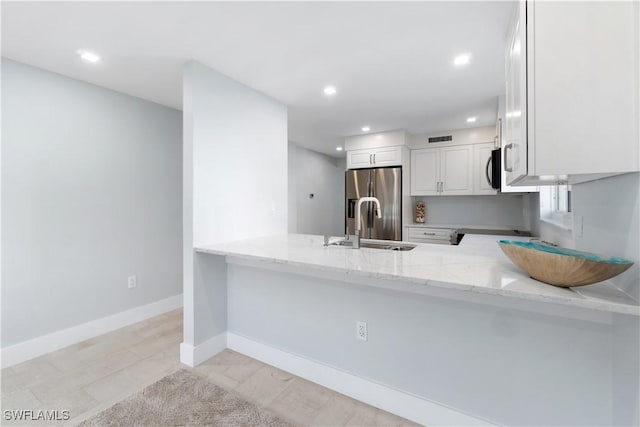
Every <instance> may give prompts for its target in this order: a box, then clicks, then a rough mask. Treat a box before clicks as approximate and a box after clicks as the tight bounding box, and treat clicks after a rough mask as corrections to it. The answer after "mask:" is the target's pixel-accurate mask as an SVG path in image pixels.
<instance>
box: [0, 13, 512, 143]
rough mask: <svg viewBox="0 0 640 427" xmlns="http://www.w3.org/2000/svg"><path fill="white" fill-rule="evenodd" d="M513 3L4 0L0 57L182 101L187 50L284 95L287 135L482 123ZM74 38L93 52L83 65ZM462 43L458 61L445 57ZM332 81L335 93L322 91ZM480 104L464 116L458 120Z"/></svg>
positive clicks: (317, 139) (490, 113)
mask: <svg viewBox="0 0 640 427" xmlns="http://www.w3.org/2000/svg"><path fill="white" fill-rule="evenodd" d="M512 7H513V5H512V3H511V2H482V1H472V2H349V3H347V2H344V3H335V2H332V3H328V2H326V3H324V2H304V3H303V2H279V3H276V2H258V3H240V2H235V3H234V2H224V3H222V2H217V3H213V2H8V1H3V2H2V55H3V56H5V57H8V58H11V59H14V60H16V61H20V62H24V63H27V64H31V65H34V66H37V67H41V68H44V69H47V70H51V71H55V72H57V73H60V74H64V75H67V76H70V77H73V78H76V79H79V80H84V81H87V82H91V83H95V84H97V85H101V86H104V87H108V88H111V89H114V90H117V91H121V92H124V93H127V94H131V95H135V96H138V97H140V98H144V99H148V100H151V101H155V102H158V103H160V104H164V105H168V106H171V107H174V108H178V109H179V108H181V104H182V88H181V65H182V64H183V63H184V62H185V61H186V60H188V59H195V60H197V61H200V62H202V63H204V64H206V65H208V66H210V67H212V68H215V69H216V70H218V71H220V72H222V73H224V74H226V75H228V76H230V77H232V78H234V79H236V80H238V81H240V82H242V83H244V84H246V85H248V86H250V87H253V88H255V89H257V90H259V91H262V92H264V93H266V94H268V95H270V96H272V97H274V98H276V99H278V100H280V101H281V102H283V103H285V104H286V105H287V106H288V107H289V139H290V140H292V141H294V142H297V143H299V144H301V145H303V146H306V147H309V148H312V149H315V150H317V151H321V152H325V153H327V154H331V155H336V154H337V153H336V151H335V147H336V145H339V144H340V143H341V141H342V138H343V137H344V136H346V135H353V134H359V133H361V132H360V128H361V127H362V126H363V125H370V126H371V132H374V131H381V130H390V129H407V130H408V131H409V132H412V133H421V132H428V131H439V130H445V129H457V128H463V127H469V126H483V125H492V124H493V123H494V122H495V115H496V106H497V98H496V97H497V95H499V94H501V93H504V84H503V81H504V80H503V79H504V69H503V67H504V65H503V64H504V61H503V51H504V43H505V37H506V31H507V22H508V17H509V15H510V13H511V10H512ZM78 49H88V50H91V51H94V52H96V53H98V54H99V55H100V56H101V57H102V60H101V61H100V62H99V63H97V64H95V65H92V64H88V63H84V62H83V61H82V60H81V59H80V58H79V57H78V56H77V54H76V51H77V50H78ZM465 52H468V53H471V54H472V59H471V62H470V64H469V65H467V66H465V67H459V68H458V67H455V66H454V65H453V58H454V57H455V56H456V55H458V54H460V53H465ZM327 84H333V85H335V86H336V87H337V89H338V94H337V95H336V96H334V97H331V98H328V97H326V96H325V95H324V94H323V92H322V89H323V87H324V86H325V85H327ZM469 116H476V117H477V122H476V123H474V124H473V125H468V124H467V123H466V121H465V119H466V118H467V117H469Z"/></svg>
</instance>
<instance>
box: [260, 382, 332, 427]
mask: <svg viewBox="0 0 640 427" xmlns="http://www.w3.org/2000/svg"><path fill="white" fill-rule="evenodd" d="M334 394H336V393H335V392H333V391H331V390H329V389H328V388H326V387H322V386H320V385H318V384H314V383H312V382H310V381H307V380H303V379H302V378H295V379H294V380H293V381H291V384H290V385H289V386H288V387H287V388H286V389H285V390H283V391H282V393H280V394H279V395H277V397H276V398H275V399H274V400H273V402H271V404H270V405H269V406H268V407H269V409H271V410H272V411H274V412H275V413H277V414H279V415H281V416H283V417H286V418H287V419H289V420H291V421H292V422H294V423H296V424H301V425H310V424H311V423H312V422H313V420H314V419H315V418H316V416H317V415H318V414H319V412H320V410H321V409H322V407H324V406H325V405H326V404H327V403H328V402H329V399H330V398H331V397H332V396H333V395H334Z"/></svg>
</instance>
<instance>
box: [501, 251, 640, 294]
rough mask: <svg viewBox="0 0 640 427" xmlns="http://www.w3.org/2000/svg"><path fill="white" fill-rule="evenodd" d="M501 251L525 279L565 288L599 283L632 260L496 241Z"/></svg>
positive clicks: (622, 269) (615, 273)
mask: <svg viewBox="0 0 640 427" xmlns="http://www.w3.org/2000/svg"><path fill="white" fill-rule="evenodd" d="M498 245H500V248H501V249H502V252H504V253H505V255H507V257H509V259H510V260H511V261H512V262H513V263H514V264H515V265H517V266H518V267H520V268H521V269H523V270H524V271H526V272H527V273H528V274H529V276H531V277H532V278H534V279H536V280H539V281H541V282H545V283H548V284H550V285H553V286H560V287H562V288H568V287H571V286H584V285H590V284H592V283H597V282H602V281H603V280H607V279H610V278H612V277H615V276H617V275H618V274H620V273H622V272H623V271H625V270H627V269H628V268H629V267H631V266H632V265H633V262H632V261H629V260H626V259H622V258H616V257H601V256H599V255H595V254H592V253H589V252H581V251H576V250H573V249H566V248H559V247H556V246H551V245H545V244H542V243H534V242H520V241H515V240H500V241H498Z"/></svg>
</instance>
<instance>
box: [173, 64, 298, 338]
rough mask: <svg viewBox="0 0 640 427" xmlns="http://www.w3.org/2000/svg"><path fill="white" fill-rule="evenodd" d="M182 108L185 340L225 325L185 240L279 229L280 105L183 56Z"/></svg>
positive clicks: (283, 164)
mask: <svg viewBox="0 0 640 427" xmlns="http://www.w3.org/2000/svg"><path fill="white" fill-rule="evenodd" d="M183 110H184V154H183V157H184V164H183V170H184V177H183V181H184V190H183V191H184V205H183V209H184V210H183V216H184V224H183V233H184V241H183V251H184V252H183V259H184V294H185V296H184V310H185V314H184V316H185V337H184V341H185V344H186V346H191V347H193V346H195V345H198V344H200V343H202V342H203V341H205V340H207V339H210V338H211V337H213V336H214V335H215V334H216V333H217V332H220V331H224V330H226V312H225V311H224V308H223V307H222V306H223V305H226V303H225V302H224V301H222V302H220V301H218V302H219V303H221V304H222V305H218V306H216V307H212V306H210V305H208V304H209V301H207V298H208V296H209V295H210V294H209V293H208V291H209V290H210V286H207V285H205V284H204V283H202V282H201V279H202V280H204V279H203V276H202V275H201V274H200V273H201V272H202V271H203V270H202V269H204V268H207V267H211V268H213V269H215V268H217V267H216V266H215V265H213V266H207V267H205V265H204V264H200V261H199V258H198V257H194V254H193V247H194V246H201V245H206V244H211V243H218V242H224V241H231V240H240V239H246V238H250V237H258V236H266V235H272V234H283V233H286V232H287V109H286V107H285V106H284V105H283V104H280V103H279V102H277V101H275V100H273V99H271V98H269V97H267V96H266V95H263V94H261V93H259V92H257V91H255V90H253V89H251V88H249V87H247V86H244V85H242V84H241V83H238V82H236V81H235V80H232V79H230V78H228V77H226V76H224V75H222V74H220V73H218V72H217V71H215V70H212V69H210V68H208V67H206V66H204V65H202V64H199V63H197V62H194V61H190V62H188V63H186V64H185V65H184V68H183ZM194 274H195V275H194ZM196 317H197V318H196ZM196 327H197V330H196Z"/></svg>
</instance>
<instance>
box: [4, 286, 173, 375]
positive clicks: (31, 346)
mask: <svg viewBox="0 0 640 427" xmlns="http://www.w3.org/2000/svg"><path fill="white" fill-rule="evenodd" d="M180 307H182V294H180V295H175V296H172V297H169V298H165V299H163V300H160V301H156V302H152V303H150V304H146V305H141V306H139V307H135V308H132V309H130V310H126V311H122V312H120V313H116V314H112V315H111V316H107V317H103V318H101V319H96V320H92V321H90V322H87V323H82V324H80V325H77V326H73V327H71V328H68V329H63V330H60V331H56V332H52V333H50V334H47V335H42V336H40V337H37V338H33V339H30V340H27V341H23V342H21V343H18V344H14V345H11V346H8V347H5V348H3V349H2V351H0V353H1V356H0V358H1V359H2V367H3V368H6V367H9V366H13V365H16V364H18V363H21V362H24V361H26V360H29V359H33V358H34V357H38V356H42V355H43V354H47V353H51V352H52V351H56V350H59V349H61V348H64V347H67V346H70V345H73V344H76V343H79V342H81V341H84V340H87V339H89V338H93V337H96V336H98V335H102V334H105V333H107V332H111V331H114V330H116V329H120V328H123V327H125V326H128V325H131V324H133V323H137V322H140V321H142V320H145V319H148V318H150V317H154V316H157V315H159V314H162V313H165V312H167V311H171V310H175V309H177V308H180Z"/></svg>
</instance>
